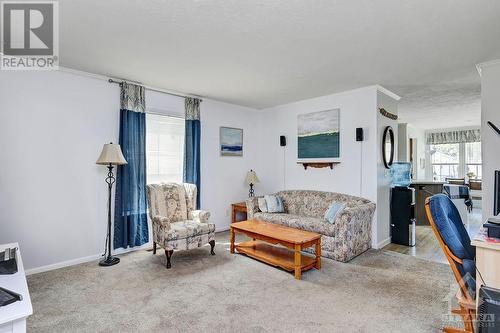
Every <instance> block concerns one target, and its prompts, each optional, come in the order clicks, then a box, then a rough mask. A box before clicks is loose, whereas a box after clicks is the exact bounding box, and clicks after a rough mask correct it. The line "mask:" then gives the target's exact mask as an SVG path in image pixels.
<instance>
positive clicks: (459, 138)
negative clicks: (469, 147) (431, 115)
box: [427, 129, 481, 145]
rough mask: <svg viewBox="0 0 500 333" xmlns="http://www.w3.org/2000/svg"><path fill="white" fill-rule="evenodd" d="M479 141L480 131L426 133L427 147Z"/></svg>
mask: <svg viewBox="0 0 500 333" xmlns="http://www.w3.org/2000/svg"><path fill="white" fill-rule="evenodd" d="M480 141H481V130H480V129H469V130H459V131H450V132H437V133H427V144H428V145H438V144H443V143H461V142H480Z"/></svg>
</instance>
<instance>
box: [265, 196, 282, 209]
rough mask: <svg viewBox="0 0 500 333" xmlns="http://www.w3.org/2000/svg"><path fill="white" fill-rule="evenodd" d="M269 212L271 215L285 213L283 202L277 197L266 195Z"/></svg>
mask: <svg viewBox="0 0 500 333" xmlns="http://www.w3.org/2000/svg"><path fill="white" fill-rule="evenodd" d="M264 199H265V200H266V205H267V211H268V212H269V213H284V212H285V210H284V208H283V201H282V200H281V198H280V197H279V196H277V195H265V196H264Z"/></svg>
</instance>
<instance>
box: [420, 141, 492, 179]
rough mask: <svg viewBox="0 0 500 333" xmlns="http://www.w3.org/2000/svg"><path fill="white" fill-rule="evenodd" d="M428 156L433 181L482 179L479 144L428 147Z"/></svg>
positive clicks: (468, 143)
mask: <svg viewBox="0 0 500 333" xmlns="http://www.w3.org/2000/svg"><path fill="white" fill-rule="evenodd" d="M430 154H431V165H432V177H433V179H434V180H437V181H445V180H446V178H466V177H468V176H469V175H470V176H472V177H471V178H478V179H481V178H482V160H481V142H467V143H451V144H437V145H430ZM471 173H473V174H471Z"/></svg>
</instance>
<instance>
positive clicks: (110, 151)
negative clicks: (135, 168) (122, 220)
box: [95, 142, 127, 266]
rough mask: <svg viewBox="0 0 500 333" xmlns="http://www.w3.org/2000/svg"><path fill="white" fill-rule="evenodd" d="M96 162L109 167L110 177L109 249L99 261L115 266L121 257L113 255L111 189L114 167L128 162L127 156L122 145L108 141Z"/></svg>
mask: <svg viewBox="0 0 500 333" xmlns="http://www.w3.org/2000/svg"><path fill="white" fill-rule="evenodd" d="M95 163H96V164H99V165H106V166H107V167H108V170H109V171H108V177H106V183H107V184H108V235H107V236H106V245H107V250H106V249H104V259H103V260H101V261H100V262H99V266H113V265H116V264H117V263H119V262H120V258H117V257H113V256H112V255H111V189H112V188H113V184H114V183H115V176H114V175H113V168H114V166H115V165H123V164H127V161H126V160H125V157H123V154H122V150H121V149H120V145H117V144H113V143H112V142H111V143H108V144H105V145H104V147H103V148H102V152H101V155H100V156H99V158H98V159H97V162H95Z"/></svg>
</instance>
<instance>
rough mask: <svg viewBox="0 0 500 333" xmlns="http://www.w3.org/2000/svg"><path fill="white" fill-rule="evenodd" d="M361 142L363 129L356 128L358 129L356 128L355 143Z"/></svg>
mask: <svg viewBox="0 0 500 333" xmlns="http://www.w3.org/2000/svg"><path fill="white" fill-rule="evenodd" d="M363 140H364V137H363V128H362V127H358V128H356V141H363Z"/></svg>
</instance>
